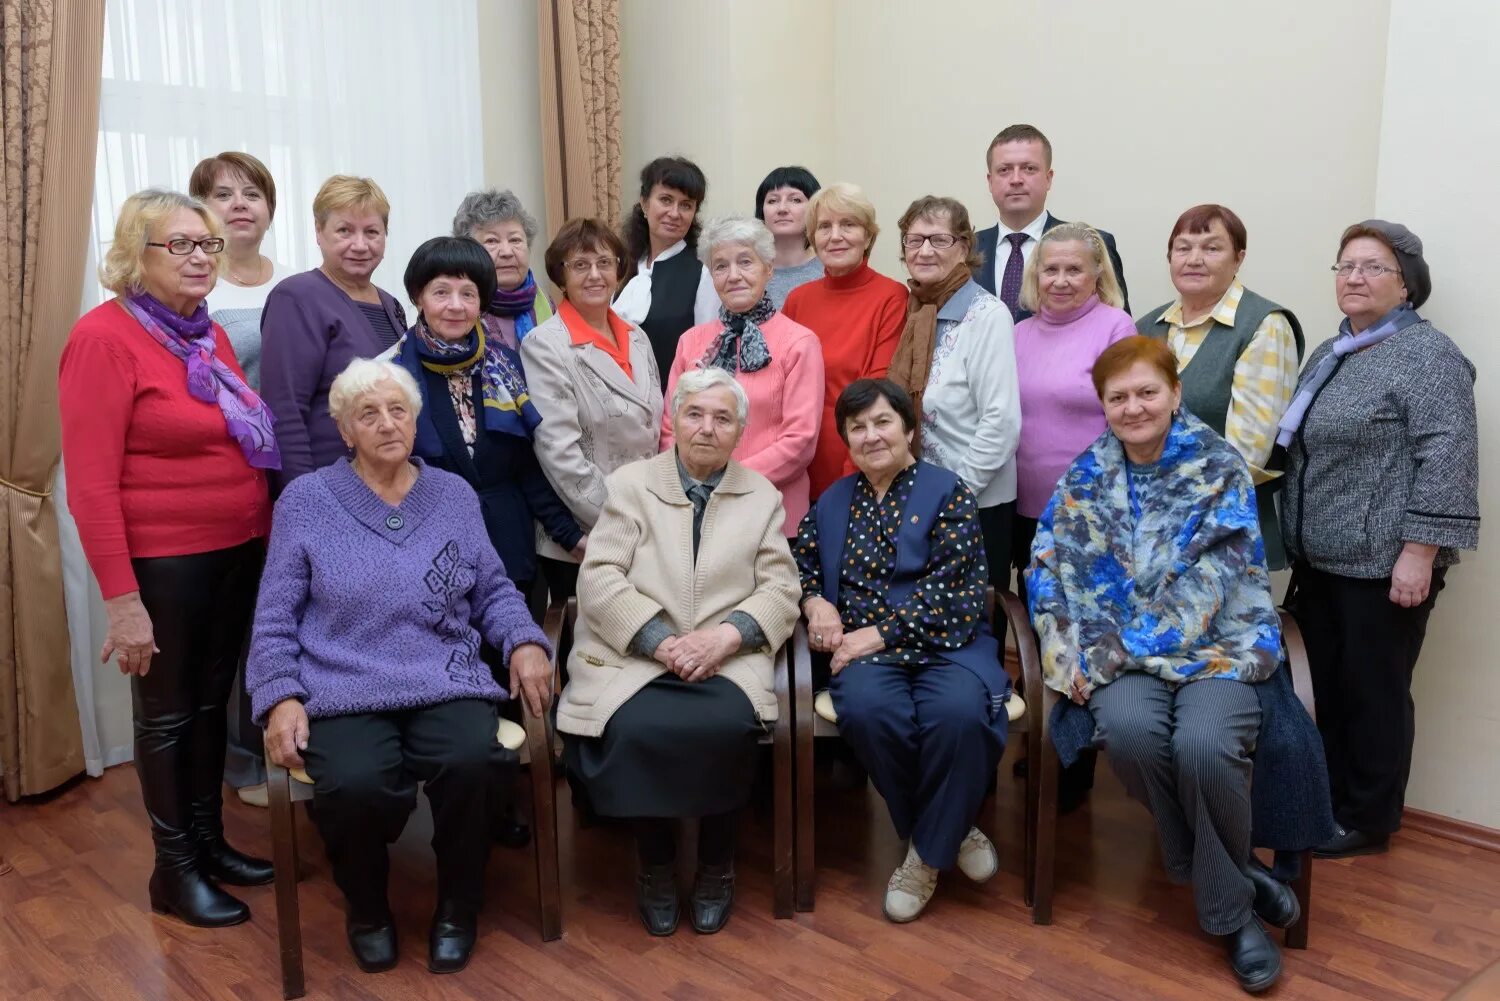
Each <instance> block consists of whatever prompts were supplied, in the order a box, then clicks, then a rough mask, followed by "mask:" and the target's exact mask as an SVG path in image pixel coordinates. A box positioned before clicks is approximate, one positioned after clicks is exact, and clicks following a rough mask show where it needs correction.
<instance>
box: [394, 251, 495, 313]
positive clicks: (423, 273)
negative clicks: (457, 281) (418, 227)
mask: <svg viewBox="0 0 1500 1001" xmlns="http://www.w3.org/2000/svg"><path fill="white" fill-rule="evenodd" d="M434 278H467V279H469V281H471V282H473V283H474V287H475V288H477V289H478V290H479V308H480V310H481V311H483V310H484V309H486V308H487V307H488V306H489V304H490V300H491V299H493V298H494V297H495V262H494V261H493V260H492V259H491V258H490V254H489V251H487V250H485V249H484V248H483V247H481V246H480V245H479V243H478V241H476V240H474V239H473V238H472V237H468V236H434V237H433V238H432V239H431V240H428V241H427V242H426V243H424V244H422V245H421V246H420V247H418V248H417V249H416V250H415V251H414V252H413V253H412V255H411V260H410V261H408V262H407V263H406V274H405V275H403V276H402V281H403V282H404V283H405V285H406V294H407V295H408V296H410V297H411V301H412V305H416V302H417V299H418V298H419V297H420V296H421V295H422V290H423V289H425V288H426V287H427V286H428V285H429V284H430V283H431V282H432V280H433V279H434Z"/></svg>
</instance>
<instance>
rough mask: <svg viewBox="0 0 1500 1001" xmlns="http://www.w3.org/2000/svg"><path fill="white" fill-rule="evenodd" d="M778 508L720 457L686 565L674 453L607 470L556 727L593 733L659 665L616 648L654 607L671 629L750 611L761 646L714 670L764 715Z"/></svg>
mask: <svg viewBox="0 0 1500 1001" xmlns="http://www.w3.org/2000/svg"><path fill="white" fill-rule="evenodd" d="M528 336H530V335H528ZM783 517H784V515H783V513H782V509H781V494H780V492H779V491H777V489H776V488H775V487H774V486H772V485H771V481H770V480H768V479H766V478H765V477H764V476H762V475H760V474H759V473H755V472H751V471H750V470H748V469H746V468H745V467H744V466H742V465H740V464H739V463H738V462H733V461H731V462H730V463H729V468H727V469H726V470H725V471H724V479H723V480H722V481H720V483H719V485H718V487H716V488H715V489H714V492H713V494H712V495H711V496H710V497H709V501H708V507H707V508H706V509H705V510H704V513H703V529H702V533H701V535H700V540H699V547H698V562H697V565H696V566H695V565H694V563H693V505H692V502H691V501H689V500H688V498H687V495H686V494H684V493H683V492H682V482H681V480H679V479H678V476H677V459H676V452H675V451H667V452H663V453H661V454H660V455H658V456H656V457H655V458H653V459H648V460H646V461H645V462H635V463H631V464H630V465H628V466H625V467H624V468H622V469H619V470H617V471H616V472H615V473H614V474H613V475H612V476H611V477H610V478H609V499H608V501H606V503H605V505H604V514H603V515H601V516H600V518H599V521H598V522H597V524H596V525H595V526H594V531H593V533H592V534H591V535H590V536H589V546H588V555H587V556H585V557H584V560H583V568H582V570H581V571H580V572H579V574H578V624H577V627H576V629H575V631H574V634H573V652H572V655H571V656H570V657H569V658H568V679H569V680H568V686H567V687H566V688H565V689H563V693H562V697H561V699H559V701H558V707H557V728H558V729H559V730H562V731H564V732H565V733H576V734H579V735H581V736H585V737H597V736H599V735H600V734H601V733H603V732H604V725H605V724H606V723H608V722H609V718H610V716H611V715H613V714H614V711H615V710H616V709H618V708H620V706H622V705H624V704H625V701H626V700H627V699H629V698H630V697H631V696H632V695H634V694H635V693H636V692H638V691H640V690H641V689H642V688H644V687H645V686H646V685H647V684H648V683H649V682H650V681H652V680H653V679H655V678H658V677H660V676H661V675H663V674H665V673H666V670H667V669H666V668H665V667H663V666H662V665H661V664H660V663H658V662H657V661H655V660H651V659H649V658H646V657H639V656H636V655H635V654H631V653H626V652H625V651H626V648H627V647H628V646H629V645H630V640H631V639H632V638H633V637H634V636H635V634H636V633H637V632H639V631H640V628H641V626H644V625H645V624H646V623H647V622H648V621H650V619H651V617H652V616H654V615H655V614H656V613H657V612H665V613H666V616H667V619H668V620H669V621H670V623H671V625H672V632H673V633H674V634H675V635H679V636H681V635H684V634H686V633H689V632H692V631H693V630H694V629H698V628H701V627H703V626H712V625H716V624H718V623H720V622H723V621H724V620H725V619H726V618H727V617H728V616H729V613H730V612H734V611H741V612H745V613H746V614H748V615H749V616H750V617H751V618H753V619H754V620H755V621H756V622H757V623H758V624H759V625H760V628H761V631H762V632H764V633H765V634H766V641H767V643H768V646H767V647H761V648H760V649H757V650H744V649H742V650H740V651H739V652H738V653H736V654H734V655H733V656H731V657H730V658H729V659H728V660H726V661H725V662H724V664H723V665H722V666H721V667H720V669H719V673H720V674H722V675H723V676H724V677H726V678H728V679H729V680H731V681H733V682H734V683H735V684H737V685H739V686H740V688H742V689H743V690H744V692H745V694H746V696H748V697H749V699H750V703H751V705H753V706H755V714H756V716H757V717H758V718H759V719H761V720H774V719H775V718H776V716H777V707H776V692H775V687H774V677H773V673H774V665H775V653H774V651H776V650H778V649H780V647H781V645H782V644H783V643H785V642H786V641H787V638H788V637H789V636H791V634H792V626H793V625H794V624H795V623H796V621H797V615H798V608H797V602H798V599H799V598H800V597H801V587H800V585H799V582H798V577H797V565H796V564H795V563H793V562H792V553H791V550H790V549H788V548H787V542H786V538H785V537H783V536H782V534H781V532H782V519H783Z"/></svg>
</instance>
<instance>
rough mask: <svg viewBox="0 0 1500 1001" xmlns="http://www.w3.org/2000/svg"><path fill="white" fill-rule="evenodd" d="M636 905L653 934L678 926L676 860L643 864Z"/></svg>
mask: <svg viewBox="0 0 1500 1001" xmlns="http://www.w3.org/2000/svg"><path fill="white" fill-rule="evenodd" d="M635 881H636V895H635V906H636V910H637V911H639V912H640V915H641V923H642V924H644V925H645V926H646V930H647V931H648V932H650V933H651V934H653V935H670V934H672V933H673V932H674V931H676V930H677V918H678V910H677V908H678V902H677V867H676V865H675V864H671V863H669V864H667V865H648V866H642V867H641V871H640V872H639V873H638V874H637V875H636V877H635Z"/></svg>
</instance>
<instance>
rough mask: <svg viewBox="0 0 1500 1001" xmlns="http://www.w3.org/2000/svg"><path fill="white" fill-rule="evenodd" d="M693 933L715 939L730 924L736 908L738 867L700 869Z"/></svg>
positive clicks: (723, 866)
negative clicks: (730, 916)
mask: <svg viewBox="0 0 1500 1001" xmlns="http://www.w3.org/2000/svg"><path fill="white" fill-rule="evenodd" d="M692 905H693V930H694V931H696V932H698V933H699V934H700V935H712V934H713V933H714V932H716V931H718V930H719V929H720V928H723V927H724V924H725V922H727V921H728V920H729V911H730V909H731V908H732V907H733V906H734V863H732V862H731V863H730V864H729V865H699V866H698V873H697V876H696V878H694V880H693V899H692Z"/></svg>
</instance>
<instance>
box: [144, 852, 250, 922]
mask: <svg viewBox="0 0 1500 1001" xmlns="http://www.w3.org/2000/svg"><path fill="white" fill-rule="evenodd" d="M152 835H153V837H154V838H155V840H156V869H155V871H153V872H152V873H151V883H150V895H151V909H152V910H153V911H155V912H156V913H157V914H170V915H172V916H173V917H176V918H180V919H181V920H183V921H185V922H187V923H188V924H190V925H196V926H197V927H199V928H225V927H228V926H229V925H237V924H240V923H241V922H244V921H248V920H249V919H250V908H249V907H247V906H245V904H244V902H243V901H241V900H237V899H235V898H234V897H231V896H230V895H229V894H227V893H225V892H224V891H223V890H221V889H219V888H218V887H217V886H215V885H214V883H213V881H212V880H210V879H208V878H207V877H206V876H205V875H204V874H203V872H202V871H201V870H200V869H199V867H198V859H197V855H196V853H195V851H194V848H195V846H194V845H193V843H192V838H191V836H190V835H188V834H185V833H183V834H172V833H169V832H165V831H162V830H160V829H157V830H153V831H152Z"/></svg>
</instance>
